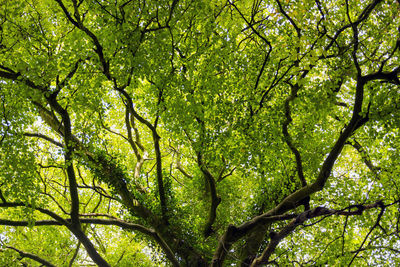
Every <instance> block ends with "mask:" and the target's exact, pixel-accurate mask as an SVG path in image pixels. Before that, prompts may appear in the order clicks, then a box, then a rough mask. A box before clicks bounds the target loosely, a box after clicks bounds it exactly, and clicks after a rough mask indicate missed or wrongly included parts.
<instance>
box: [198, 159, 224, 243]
mask: <svg viewBox="0 0 400 267" xmlns="http://www.w3.org/2000/svg"><path fill="white" fill-rule="evenodd" d="M197 163H198V164H199V167H200V170H201V171H202V173H203V174H204V177H205V178H206V181H207V183H208V185H209V187H210V194H211V207H210V213H209V215H208V220H207V222H206V225H205V229H204V236H206V237H208V236H209V235H211V233H212V232H213V229H212V225H213V224H214V222H215V219H216V218H217V208H218V205H219V204H220V203H221V198H220V197H219V196H218V195H217V187H216V185H215V178H214V176H213V175H212V174H211V172H210V171H209V170H208V168H207V167H206V166H205V165H204V162H203V157H202V154H201V153H200V152H199V153H197Z"/></svg>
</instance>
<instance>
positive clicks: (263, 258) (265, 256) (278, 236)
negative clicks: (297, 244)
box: [251, 202, 383, 267]
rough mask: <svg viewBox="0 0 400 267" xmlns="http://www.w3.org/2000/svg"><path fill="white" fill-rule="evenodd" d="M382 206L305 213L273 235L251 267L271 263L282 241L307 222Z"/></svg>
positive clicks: (318, 210) (314, 210)
mask: <svg viewBox="0 0 400 267" xmlns="http://www.w3.org/2000/svg"><path fill="white" fill-rule="evenodd" d="M382 205H383V204H382V203H381V202H376V203H373V204H369V205H365V206H363V205H357V206H356V208H357V209H356V210H355V211H344V210H333V209H328V208H324V207H317V208H315V209H312V210H308V211H305V212H303V213H301V214H299V215H298V216H297V217H296V218H295V219H294V220H292V221H291V222H290V223H289V224H288V225H287V226H285V227H284V228H283V229H282V230H281V231H279V233H273V234H272V235H271V241H270V242H269V244H268V246H267V248H266V249H265V250H264V251H263V253H262V254H261V255H260V256H259V257H258V258H256V259H254V261H253V263H252V264H251V266H252V267H254V266H259V265H261V264H267V263H268V261H269V257H270V256H271V255H272V253H273V252H274V251H275V248H276V247H277V246H278V244H279V243H280V241H282V240H283V239H284V238H285V237H287V236H288V235H289V234H291V233H292V232H293V231H294V230H295V229H296V227H297V226H299V225H302V224H303V223H304V222H305V221H307V220H310V219H312V218H315V217H320V216H330V215H343V216H351V215H361V214H362V213H363V211H365V210H368V209H372V208H376V207H378V206H382ZM381 214H382V212H381ZM381 214H380V215H379V218H380V217H381V216H382V215H381Z"/></svg>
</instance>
